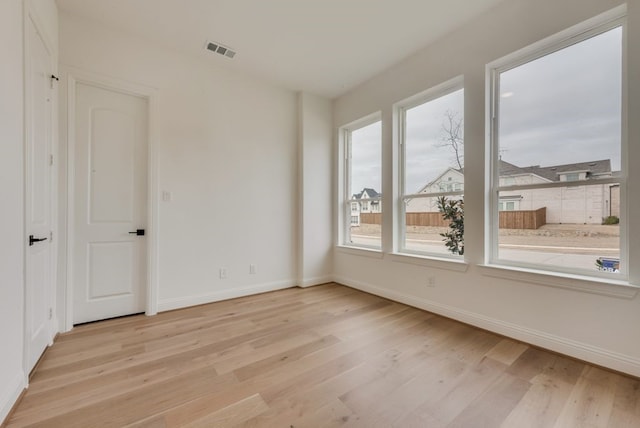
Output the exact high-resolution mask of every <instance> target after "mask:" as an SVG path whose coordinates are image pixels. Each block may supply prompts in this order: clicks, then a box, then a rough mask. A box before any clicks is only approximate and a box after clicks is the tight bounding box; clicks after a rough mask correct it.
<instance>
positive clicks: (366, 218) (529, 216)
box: [360, 207, 547, 229]
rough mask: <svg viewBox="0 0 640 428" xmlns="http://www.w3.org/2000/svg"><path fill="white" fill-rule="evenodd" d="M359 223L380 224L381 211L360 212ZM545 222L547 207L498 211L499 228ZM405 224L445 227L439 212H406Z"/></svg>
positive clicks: (536, 225)
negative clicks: (531, 209) (533, 209)
mask: <svg viewBox="0 0 640 428" xmlns="http://www.w3.org/2000/svg"><path fill="white" fill-rule="evenodd" d="M360 223H364V224H382V214H381V213H362V214H360ZM546 223H547V208H546V207H542V208H540V209H538V210H535V211H500V229H538V228H539V227H540V226H544V225H545V224H546ZM406 224H407V226H436V227H447V226H449V222H448V221H446V220H444V219H443V218H442V214H440V213H407V223H406Z"/></svg>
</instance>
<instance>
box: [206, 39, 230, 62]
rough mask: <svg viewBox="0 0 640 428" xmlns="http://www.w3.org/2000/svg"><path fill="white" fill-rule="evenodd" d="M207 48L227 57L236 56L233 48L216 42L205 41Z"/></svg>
mask: <svg viewBox="0 0 640 428" xmlns="http://www.w3.org/2000/svg"><path fill="white" fill-rule="evenodd" d="M207 50H210V51H211V52H215V53H217V54H220V55H222V56H226V57H227V58H233V57H234V56H236V52H235V51H234V50H232V49H231V48H228V47H226V46H223V45H221V44H220V43H216V42H207Z"/></svg>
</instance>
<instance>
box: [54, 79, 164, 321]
mask: <svg viewBox="0 0 640 428" xmlns="http://www.w3.org/2000/svg"><path fill="white" fill-rule="evenodd" d="M65 70H66V74H67V143H68V144H67V213H66V214H67V215H66V217H67V218H66V225H67V252H66V256H67V266H66V270H67V275H66V276H67V284H66V290H65V298H66V311H65V323H64V329H65V331H69V330H71V329H72V328H73V290H74V283H73V272H74V258H73V255H74V245H75V244H74V238H75V230H74V228H75V214H74V211H75V210H74V206H75V198H74V193H73V191H74V186H75V155H74V153H75V146H76V136H75V125H76V124H75V118H76V102H75V100H76V87H77V85H78V84H79V83H84V84H87V85H91V86H96V87H98V88H103V89H106V90H110V91H114V92H120V93H123V94H126V95H133V96H137V97H142V98H145V99H146V100H147V109H148V112H147V113H148V115H147V118H148V119H147V121H148V123H147V126H148V133H147V161H148V172H147V207H148V208H147V227H146V229H147V230H148V232H147V233H146V236H147V239H146V244H147V283H146V286H145V290H146V304H145V314H146V315H149V316H150V315H155V314H157V313H158V202H159V198H158V191H157V188H158V162H157V155H156V147H155V144H154V142H155V140H156V138H155V133H154V128H155V126H154V124H155V120H154V119H155V98H156V90H155V89H154V88H150V87H147V86H143V85H139V84H135V83H130V82H125V81H121V80H118V79H114V78H111V77H107V76H103V75H99V74H96V73H92V72H87V71H83V70H79V69H76V68H72V67H65Z"/></svg>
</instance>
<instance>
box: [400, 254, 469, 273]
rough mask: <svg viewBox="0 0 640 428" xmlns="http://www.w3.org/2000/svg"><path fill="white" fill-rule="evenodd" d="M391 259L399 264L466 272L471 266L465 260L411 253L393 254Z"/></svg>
mask: <svg viewBox="0 0 640 428" xmlns="http://www.w3.org/2000/svg"><path fill="white" fill-rule="evenodd" d="M389 258H390V260H391V261H393V262H397V263H409V264H412V265H418V266H426V267H432V268H436V269H444V270H451V271H455V272H466V271H467V269H468V268H469V264H468V263H466V262H465V261H464V260H456V259H450V258H445V257H433V256H423V255H418V254H409V253H392V254H389Z"/></svg>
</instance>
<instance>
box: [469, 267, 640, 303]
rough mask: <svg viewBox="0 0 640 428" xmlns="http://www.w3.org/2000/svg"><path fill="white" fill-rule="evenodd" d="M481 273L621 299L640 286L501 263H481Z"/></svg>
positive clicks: (635, 292)
mask: <svg viewBox="0 0 640 428" xmlns="http://www.w3.org/2000/svg"><path fill="white" fill-rule="evenodd" d="M480 268H481V270H482V274H483V275H485V276H490V277H493V278H500V279H510V280H515V281H521V282H528V283H532V284H538V285H544V286H548V287H557V288H565V289H569V290H576V291H582V292H585V293H592V294H601V295H604V296H611V297H617V298H621V299H633V298H634V297H635V296H636V295H637V294H638V290H640V287H638V286H636V285H632V284H630V283H629V282H627V281H620V280H607V279H601V278H594V277H589V276H582V275H571V274H564V273H558V272H551V271H545V270H537V269H526V268H520V267H511V266H503V265H481V266H480Z"/></svg>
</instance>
